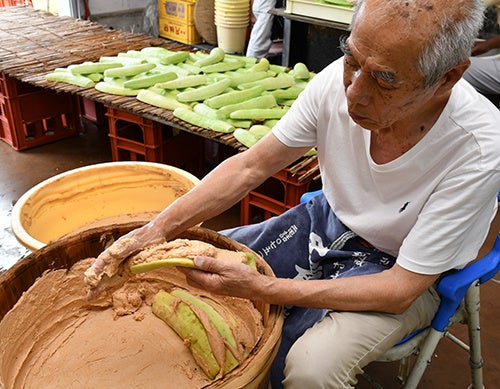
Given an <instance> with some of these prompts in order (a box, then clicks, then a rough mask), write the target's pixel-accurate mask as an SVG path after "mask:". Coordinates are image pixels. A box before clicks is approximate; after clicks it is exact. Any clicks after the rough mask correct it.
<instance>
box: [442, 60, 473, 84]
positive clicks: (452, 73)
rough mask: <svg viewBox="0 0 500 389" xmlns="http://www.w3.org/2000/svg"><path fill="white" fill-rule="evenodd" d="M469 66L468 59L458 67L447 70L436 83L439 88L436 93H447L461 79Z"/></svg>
mask: <svg viewBox="0 0 500 389" xmlns="http://www.w3.org/2000/svg"><path fill="white" fill-rule="evenodd" d="M469 66H470V60H469V58H467V59H465V60H463V61H462V62H460V63H459V64H458V65H455V66H454V67H452V68H451V69H450V70H448V71H447V72H446V73H445V74H444V75H443V77H441V79H440V80H439V81H438V83H439V84H440V85H439V88H438V93H439V92H441V93H448V92H449V91H450V90H451V88H453V86H454V85H455V84H456V83H457V82H458V80H460V79H461V78H462V75H463V74H464V72H465V71H466V70H467V68H468V67H469Z"/></svg>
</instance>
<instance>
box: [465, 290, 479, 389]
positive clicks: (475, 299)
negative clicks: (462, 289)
mask: <svg viewBox="0 0 500 389" xmlns="http://www.w3.org/2000/svg"><path fill="white" fill-rule="evenodd" d="M465 309H466V311H467V323H468V330H469V345H470V351H469V353H470V355H469V358H470V359H469V364H470V370H471V380H472V385H471V386H470V388H471V389H483V358H482V356H481V335H480V331H481V326H480V324H479V309H480V298H479V283H475V284H472V285H471V286H470V288H469V289H468V291H467V294H466V295H465Z"/></svg>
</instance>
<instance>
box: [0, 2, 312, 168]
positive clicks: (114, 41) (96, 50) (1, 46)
mask: <svg viewBox="0 0 500 389" xmlns="http://www.w3.org/2000/svg"><path fill="white" fill-rule="evenodd" d="M0 42H1V43H0V72H1V73H4V74H6V75H8V76H10V77H13V78H16V79H18V80H20V81H23V82H27V83H30V84H33V85H37V86H40V87H43V88H48V89H53V90H55V91H58V92H69V93H72V94H77V95H80V96H82V97H85V98H88V99H90V100H93V101H97V102H99V103H103V104H105V105H108V106H112V107H115V108H118V109H120V110H123V111H127V112H131V113H133V114H134V115H138V116H142V117H145V118H148V119H151V120H155V121H158V122H160V123H163V124H166V125H169V126H173V127H176V128H179V129H181V130H183V131H187V132H190V133H193V134H197V135H200V136H202V137H204V138H208V139H211V140H214V141H217V142H219V143H222V144H225V145H228V146H231V147H233V148H235V149H236V150H238V151H243V150H246V147H244V146H243V145H242V144H241V143H239V142H238V141H237V140H236V139H235V138H234V136H233V135H232V134H223V133H219V132H215V131H211V130H207V129H204V128H200V127H197V126H193V125H190V124H187V123H185V122H183V121H181V120H179V119H177V118H175V117H174V116H173V115H172V111H169V110H165V109H162V108H156V107H153V106H151V105H149V104H145V103H142V102H140V101H138V100H137V99H136V98H135V97H126V96H115V95H109V94H105V93H101V92H99V91H97V90H96V89H95V88H80V87H78V86H75V85H70V84H64V83H54V82H49V81H46V80H45V75H46V74H47V73H50V72H52V71H53V70H54V69H55V68H57V67H67V66H69V65H71V64H76V63H81V62H84V61H97V60H98V59H99V58H100V57H102V56H112V55H117V54H118V53H120V52H125V51H127V50H139V49H141V48H143V47H147V46H160V47H164V48H166V49H168V50H173V51H179V50H183V51H194V50H195V48H194V47H192V46H188V45H184V44H182V43H178V42H175V41H171V40H168V39H163V38H155V37H151V36H149V35H145V34H137V33H131V32H125V31H119V30H110V29H107V28H105V27H104V26H102V25H99V24H97V23H95V22H90V21H86V20H81V19H75V18H71V17H61V16H56V15H53V14H51V13H49V12H45V11H41V10H35V9H33V8H30V7H24V6H15V7H3V8H2V7H0ZM301 167H302V168H304V167H305V168H306V170H307V168H308V167H311V169H312V170H314V171H316V169H317V166H316V164H315V163H312V164H311V165H310V166H303V165H302V166H301Z"/></svg>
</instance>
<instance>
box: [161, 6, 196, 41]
mask: <svg viewBox="0 0 500 389" xmlns="http://www.w3.org/2000/svg"><path fill="white" fill-rule="evenodd" d="M195 4H196V0H159V1H158V16H159V19H158V22H159V30H160V36H161V37H163V38H168V39H172V40H174V41H177V42H181V43H187V44H188V45H194V44H197V43H201V37H200V34H199V33H198V31H197V30H196V27H195V25H194V6H195Z"/></svg>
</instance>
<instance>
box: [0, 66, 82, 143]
mask: <svg viewBox="0 0 500 389" xmlns="http://www.w3.org/2000/svg"><path fill="white" fill-rule="evenodd" d="M79 132H81V122H80V105H79V99H78V97H77V96H74V95H72V94H70V93H57V92H55V91H53V90H49V89H44V88H40V87H36V86H34V85H31V84H28V83H25V82H22V81H19V80H17V79H15V78H13V77H10V76H8V75H6V74H3V73H0V139H2V140H3V141H4V142H6V143H8V144H9V145H10V146H12V147H13V148H14V149H16V150H24V149H28V148H31V147H35V146H40V145H43V144H46V143H50V142H53V141H56V140H60V139H64V138H67V137H69V136H74V135H76V134H78V133H79Z"/></svg>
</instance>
